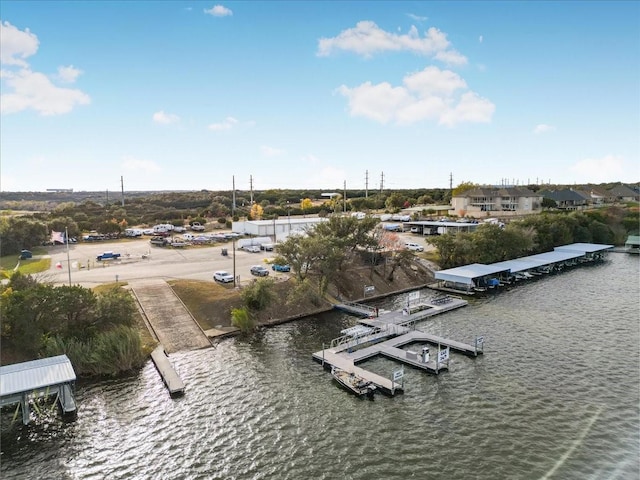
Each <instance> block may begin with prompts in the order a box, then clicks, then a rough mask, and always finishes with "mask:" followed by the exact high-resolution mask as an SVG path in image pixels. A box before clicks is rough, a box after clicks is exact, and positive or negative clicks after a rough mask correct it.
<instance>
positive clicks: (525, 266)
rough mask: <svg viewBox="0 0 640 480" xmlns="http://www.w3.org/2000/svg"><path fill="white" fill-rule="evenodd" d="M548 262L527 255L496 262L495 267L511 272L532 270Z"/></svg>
mask: <svg viewBox="0 0 640 480" xmlns="http://www.w3.org/2000/svg"><path fill="white" fill-rule="evenodd" d="M546 263H547V262H543V261H541V260H533V259H528V258H527V257H523V258H517V259H515V260H507V261H504V262H498V263H494V264H493V266H494V267H500V268H503V269H504V270H509V271H510V272H512V273H513V272H522V271H524V270H531V269H532V268H538V267H541V266H542V265H546Z"/></svg>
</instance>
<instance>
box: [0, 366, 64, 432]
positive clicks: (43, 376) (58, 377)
mask: <svg viewBox="0 0 640 480" xmlns="http://www.w3.org/2000/svg"><path fill="white" fill-rule="evenodd" d="M75 380H76V373H75V371H74V370H73V366H72V365H71V361H70V360H69V358H68V357H67V356H66V355H58V356H56V357H49V358H43V359H40V360H32V361H30V362H23V363H15V364H13V365H6V366H4V367H0V406H2V407H4V406H8V405H14V404H17V406H16V413H15V415H17V413H18V410H19V409H22V423H24V424H25V425H26V424H28V423H29V416H30V410H29V402H30V401H31V400H36V399H38V398H42V397H49V396H52V395H55V396H56V401H57V402H58V403H59V404H60V407H61V409H62V413H63V414H66V413H75V411H76V402H75V399H74V398H73V391H72V385H73V382H75Z"/></svg>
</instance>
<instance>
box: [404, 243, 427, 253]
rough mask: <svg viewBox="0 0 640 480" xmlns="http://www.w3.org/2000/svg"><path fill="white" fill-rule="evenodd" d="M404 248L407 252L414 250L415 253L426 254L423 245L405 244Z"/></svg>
mask: <svg viewBox="0 0 640 480" xmlns="http://www.w3.org/2000/svg"><path fill="white" fill-rule="evenodd" d="M404 246H405V248H406V249H407V250H412V251H414V252H424V247H423V246H422V245H418V244H417V243H405V244H404Z"/></svg>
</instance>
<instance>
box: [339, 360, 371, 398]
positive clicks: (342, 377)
mask: <svg viewBox="0 0 640 480" xmlns="http://www.w3.org/2000/svg"><path fill="white" fill-rule="evenodd" d="M331 375H332V376H333V378H334V379H335V380H336V382H338V383H339V384H340V386H341V387H342V388H344V389H345V390H347V391H348V392H351V393H353V394H354V395H356V396H357V397H360V398H363V397H367V398H373V394H374V393H375V391H376V386H375V385H374V384H373V382H370V381H368V380H365V379H364V378H362V377H359V376H358V375H356V374H355V373H350V372H347V371H346V370H342V369H340V368H337V367H333V368H332V369H331Z"/></svg>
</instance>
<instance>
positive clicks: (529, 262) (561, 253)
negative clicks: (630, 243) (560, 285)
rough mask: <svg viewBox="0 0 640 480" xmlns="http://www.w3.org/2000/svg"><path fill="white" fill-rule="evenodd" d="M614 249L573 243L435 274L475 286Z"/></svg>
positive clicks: (607, 246)
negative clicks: (507, 274)
mask: <svg viewBox="0 0 640 480" xmlns="http://www.w3.org/2000/svg"><path fill="white" fill-rule="evenodd" d="M611 248H613V245H600V244H597V243H572V244H570V245H563V246H561V247H556V248H555V249H554V250H553V251H552V252H545V253H538V254H537V255H529V256H527V257H520V258H515V259H513V260H506V261H504V262H497V263H491V264H488V265H485V264H482V263H472V264H471V265H463V266H461V267H455V268H449V269H447V270H440V271H437V272H436V273H435V277H436V280H447V281H450V282H456V283H461V284H466V285H473V279H474V278H479V277H484V276H486V275H493V274H495V273H499V272H520V271H523V270H529V269H531V268H536V267H541V266H543V265H551V264H553V263H557V262H564V261H566V260H571V259H574V258H580V257H582V256H584V255H585V254H587V253H594V252H600V251H604V250H609V249H611Z"/></svg>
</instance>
